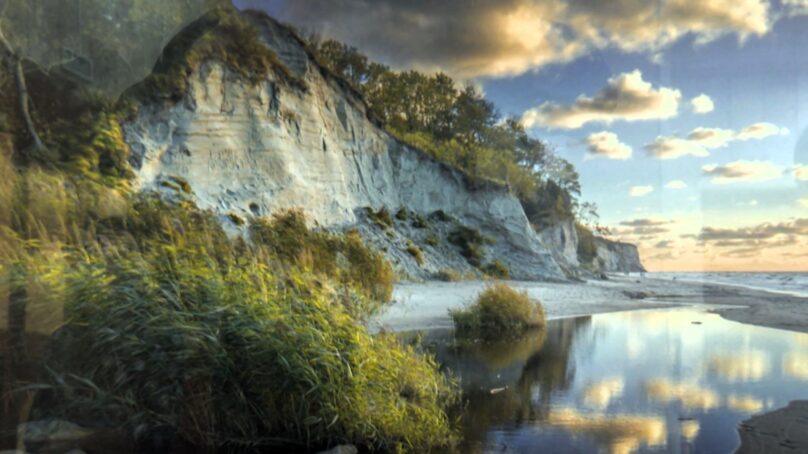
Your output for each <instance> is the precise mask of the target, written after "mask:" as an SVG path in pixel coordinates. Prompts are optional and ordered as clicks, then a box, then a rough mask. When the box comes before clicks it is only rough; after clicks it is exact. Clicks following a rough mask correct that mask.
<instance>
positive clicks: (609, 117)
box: [522, 69, 682, 129]
mask: <svg viewBox="0 0 808 454" xmlns="http://www.w3.org/2000/svg"><path fill="white" fill-rule="evenodd" d="M681 98H682V93H681V92H680V91H679V90H675V89H672V88H667V87H660V88H659V89H655V88H654V87H653V86H652V85H651V84H650V83H649V82H646V81H645V80H643V78H642V73H641V72H640V70H638V69H635V70H634V71H632V72H629V73H623V74H620V75H617V76H614V77H612V78H610V79H609V80H608V81H607V83H606V86H605V87H604V88H603V89H601V91H600V92H598V93H597V94H596V95H594V96H591V97H590V96H586V95H581V96H579V97H578V99H576V100H575V102H574V103H572V104H570V105H566V106H565V105H561V104H557V103H554V102H545V103H544V104H542V105H540V106H539V107H536V108H533V109H529V110H527V111H526V112H525V113H524V114H523V115H522V123H523V124H524V125H525V127H533V126H544V127H549V128H564V129H576V128H580V127H581V126H583V125H585V124H587V123H592V122H594V123H606V124H610V123H612V122H614V121H618V120H623V121H638V120H664V119H667V118H671V117H674V116H676V114H677V112H678V110H679V101H680V99H681Z"/></svg>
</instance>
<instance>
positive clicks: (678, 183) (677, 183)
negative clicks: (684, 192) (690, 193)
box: [665, 180, 687, 189]
mask: <svg viewBox="0 0 808 454" xmlns="http://www.w3.org/2000/svg"><path fill="white" fill-rule="evenodd" d="M665 187H666V188H668V189H684V188H686V187H687V184H686V183H685V182H684V181H682V180H671V181H669V182H668V184H666V185H665Z"/></svg>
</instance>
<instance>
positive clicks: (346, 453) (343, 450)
mask: <svg viewBox="0 0 808 454" xmlns="http://www.w3.org/2000/svg"><path fill="white" fill-rule="evenodd" d="M358 452H359V450H357V449H356V446H354V445H338V446H334V447H333V448H331V449H329V450H328V451H320V452H318V453H317V454H357V453H358Z"/></svg>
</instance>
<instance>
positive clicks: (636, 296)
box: [623, 290, 652, 300]
mask: <svg viewBox="0 0 808 454" xmlns="http://www.w3.org/2000/svg"><path fill="white" fill-rule="evenodd" d="M623 295H626V296H627V297H629V298H631V299H633V300H644V299H646V298H649V297H651V296H652V295H651V294H650V293H648V292H642V291H633V290H623Z"/></svg>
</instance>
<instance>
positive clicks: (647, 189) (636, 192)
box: [628, 186, 654, 197]
mask: <svg viewBox="0 0 808 454" xmlns="http://www.w3.org/2000/svg"><path fill="white" fill-rule="evenodd" d="M652 192H654V187H653V186H632V187H631V189H629V190H628V195H630V196H631V197H643V196H645V195H648V194H650V193H652Z"/></svg>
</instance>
